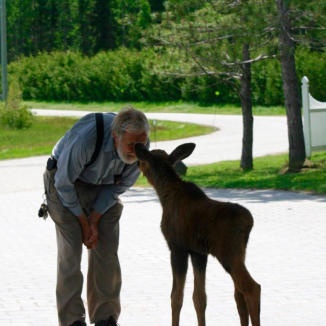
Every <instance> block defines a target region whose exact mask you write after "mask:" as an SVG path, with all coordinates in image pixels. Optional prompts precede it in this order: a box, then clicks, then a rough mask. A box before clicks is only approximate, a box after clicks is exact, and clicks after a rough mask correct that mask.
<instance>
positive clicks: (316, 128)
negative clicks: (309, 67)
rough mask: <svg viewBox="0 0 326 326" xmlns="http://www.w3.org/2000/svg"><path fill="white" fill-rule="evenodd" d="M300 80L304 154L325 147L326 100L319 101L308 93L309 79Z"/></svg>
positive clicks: (309, 154)
mask: <svg viewBox="0 0 326 326" xmlns="http://www.w3.org/2000/svg"><path fill="white" fill-rule="evenodd" d="M301 82H302V109H303V133H304V140H305V149H306V156H307V157H310V156H311V152H312V151H313V150H322V149H326V102H319V101H317V100H316V99H314V98H313V97H312V96H311V94H310V93H309V80H308V78H307V77H306V76H304V77H303V78H302V80H301Z"/></svg>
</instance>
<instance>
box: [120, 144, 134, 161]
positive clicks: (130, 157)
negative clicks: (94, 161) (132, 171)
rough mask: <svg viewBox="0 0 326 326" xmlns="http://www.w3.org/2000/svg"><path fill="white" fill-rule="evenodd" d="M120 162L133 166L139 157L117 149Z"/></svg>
mask: <svg viewBox="0 0 326 326" xmlns="http://www.w3.org/2000/svg"><path fill="white" fill-rule="evenodd" d="M117 152H118V155H119V158H120V160H121V161H122V162H123V163H126V164H133V163H135V162H136V161H137V157H136V156H135V155H133V154H128V153H123V152H122V151H121V150H120V148H119V147H118V148H117Z"/></svg>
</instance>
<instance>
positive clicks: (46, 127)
mask: <svg viewBox="0 0 326 326" xmlns="http://www.w3.org/2000/svg"><path fill="white" fill-rule="evenodd" d="M76 120H77V119H76V118H64V117H34V120H33V124H32V127H31V128H29V129H22V130H13V129H9V128H6V127H4V126H0V159H10V158H21V157H28V156H35V155H47V154H50V153H51V151H52V148H53V146H54V144H55V143H56V142H57V141H58V139H59V138H60V137H61V136H62V135H63V134H64V133H65V132H66V131H67V130H68V129H69V128H70V127H71V126H72V125H73V123H74V122H75V121H76ZM150 124H151V135H152V136H151V140H152V141H162V140H173V139H180V138H184V137H193V136H198V135H202V134H207V133H210V132H212V131H214V130H215V128H213V127H209V126H198V125H197V124H191V123H178V122H173V121H156V123H155V124H154V123H153V121H150Z"/></svg>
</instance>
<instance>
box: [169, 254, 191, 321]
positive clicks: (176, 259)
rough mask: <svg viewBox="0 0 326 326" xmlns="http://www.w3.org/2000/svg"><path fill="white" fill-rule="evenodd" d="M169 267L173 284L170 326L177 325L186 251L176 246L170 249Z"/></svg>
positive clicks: (184, 277) (184, 274)
mask: <svg viewBox="0 0 326 326" xmlns="http://www.w3.org/2000/svg"><path fill="white" fill-rule="evenodd" d="M171 267H172V273H173V286H172V292H171V308H172V326H179V320H180V311H181V308H182V303H183V293H184V286H185V281H186V275H187V269H188V252H187V251H184V250H181V249H178V248H176V249H171Z"/></svg>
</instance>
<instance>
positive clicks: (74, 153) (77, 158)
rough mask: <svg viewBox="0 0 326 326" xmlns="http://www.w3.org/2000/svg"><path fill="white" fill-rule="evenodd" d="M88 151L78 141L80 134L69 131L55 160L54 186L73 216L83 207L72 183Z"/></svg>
mask: <svg viewBox="0 0 326 326" xmlns="http://www.w3.org/2000/svg"><path fill="white" fill-rule="evenodd" d="M88 152H89V151H88V150H87V146H86V144H85V143H84V142H82V141H80V135H79V134H77V133H71V134H70V135H69V139H68V141H67V142H66V144H65V147H64V150H63V151H62V153H61V154H60V157H59V158H58V162H57V165H58V169H57V172H56V174H55V187H56V190H57V192H58V195H59V198H60V200H61V202H62V204H63V206H65V207H66V208H68V209H69V210H70V211H71V212H72V213H73V214H74V215H75V216H78V215H81V214H83V209H82V207H81V204H80V202H79V199H78V196H77V192H76V188H75V185H74V183H75V181H76V180H77V179H78V177H79V175H80V173H81V171H82V170H83V169H84V166H85V164H86V162H87V161H88V159H89V153H88Z"/></svg>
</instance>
